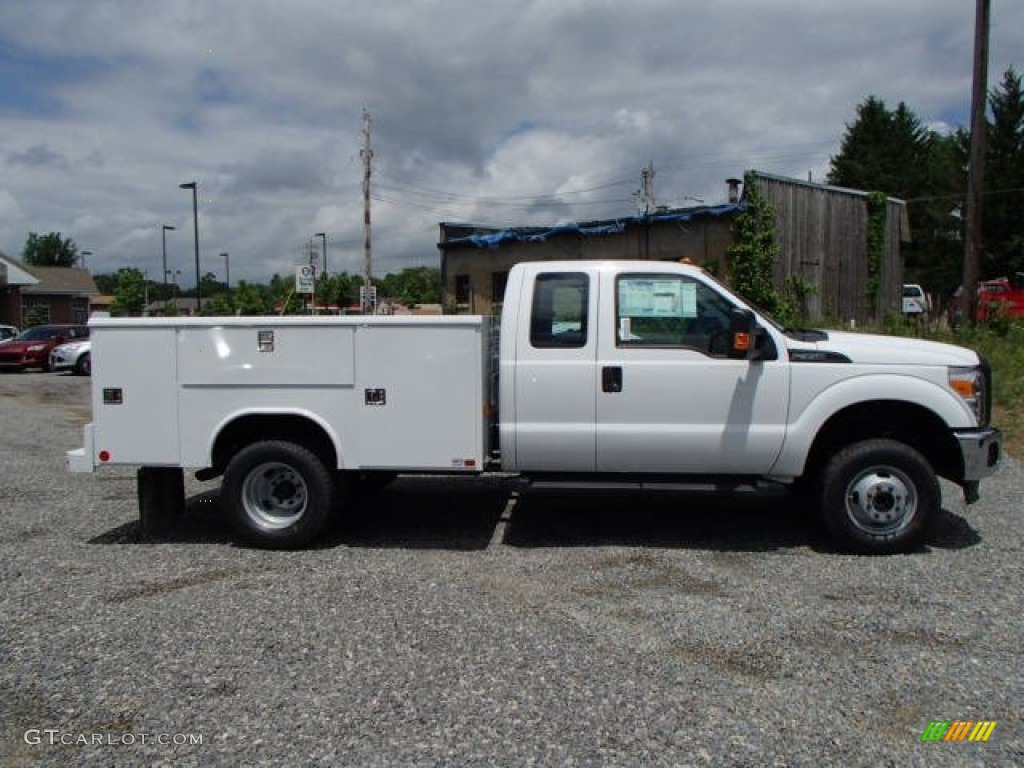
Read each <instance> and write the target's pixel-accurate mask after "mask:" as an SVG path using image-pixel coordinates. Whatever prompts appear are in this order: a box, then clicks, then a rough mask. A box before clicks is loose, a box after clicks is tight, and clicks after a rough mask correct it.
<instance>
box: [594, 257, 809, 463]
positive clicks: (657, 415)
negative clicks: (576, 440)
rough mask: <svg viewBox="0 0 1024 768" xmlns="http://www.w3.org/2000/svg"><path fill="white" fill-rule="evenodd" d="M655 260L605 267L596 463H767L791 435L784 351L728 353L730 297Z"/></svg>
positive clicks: (706, 283)
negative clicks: (776, 356)
mask: <svg viewBox="0 0 1024 768" xmlns="http://www.w3.org/2000/svg"><path fill="white" fill-rule="evenodd" d="M656 269H657V268H656V267H654V268H653V269H652V271H651V272H628V273H617V272H616V271H614V270H607V271H604V272H602V274H601V279H602V281H603V283H602V285H601V286H600V290H601V315H600V317H601V322H600V329H599V330H600V333H599V334H598V360H597V371H596V379H597V387H598V389H599V391H598V394H597V416H596V430H597V434H596V442H597V451H596V461H595V468H596V470H597V471H598V472H631V473H699V474H722V473H729V474H763V473H766V472H768V471H769V469H770V468H771V466H772V463H773V462H774V460H775V457H776V456H777V455H778V453H779V450H780V449H781V446H782V441H783V437H784V436H785V426H786V417H787V408H788V393H789V364H788V360H759V361H754V362H752V361H748V360H735V359H730V358H729V357H728V356H727V346H728V343H729V335H728V329H729V311H730V309H731V308H732V307H733V306H734V304H733V302H732V300H731V299H730V298H729V297H728V296H726V295H724V294H723V293H721V292H719V291H718V290H717V288H716V287H715V286H714V284H713V283H712V282H711V281H708V282H704V281H701V280H699V279H697V278H696V277H693V276H690V275H687V274H679V273H672V272H670V271H666V272H664V273H659V272H657V271H654V270H656ZM579 390H580V392H582V391H583V387H580V388H579Z"/></svg>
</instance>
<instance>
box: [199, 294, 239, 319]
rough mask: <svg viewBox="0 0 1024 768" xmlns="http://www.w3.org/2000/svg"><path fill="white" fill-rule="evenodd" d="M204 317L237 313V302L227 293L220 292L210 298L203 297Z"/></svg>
mask: <svg viewBox="0 0 1024 768" xmlns="http://www.w3.org/2000/svg"><path fill="white" fill-rule="evenodd" d="M200 314H201V315H203V316H204V317H226V316H231V315H234V314H235V304H234V302H233V301H231V297H230V296H229V295H228V294H226V293H218V294H216V295H215V296H211V297H210V298H206V297H205V296H204V297H203V308H202V311H201V312H200Z"/></svg>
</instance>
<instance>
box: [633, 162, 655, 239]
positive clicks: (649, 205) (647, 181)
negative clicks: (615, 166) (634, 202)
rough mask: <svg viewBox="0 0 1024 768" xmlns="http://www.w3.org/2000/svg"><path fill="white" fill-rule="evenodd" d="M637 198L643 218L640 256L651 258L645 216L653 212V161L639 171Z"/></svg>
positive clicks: (649, 225)
mask: <svg viewBox="0 0 1024 768" xmlns="http://www.w3.org/2000/svg"><path fill="white" fill-rule="evenodd" d="M637 197H638V198H639V202H640V205H639V208H640V211H639V213H640V216H642V217H643V218H644V223H643V227H644V240H643V253H642V254H641V258H643V259H649V258H651V222H650V221H649V220H647V217H648V216H650V215H651V214H652V213H654V211H655V208H654V163H653V161H652V162H650V163H648V164H647V167H646V168H644V169H643V170H642V171H640V190H639V191H638V192H637Z"/></svg>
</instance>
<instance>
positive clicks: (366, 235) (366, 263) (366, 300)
mask: <svg viewBox="0 0 1024 768" xmlns="http://www.w3.org/2000/svg"><path fill="white" fill-rule="evenodd" d="M370 125H371V121H370V111H369V110H368V109H366V108H365V107H363V149H362V151H361V152H360V153H359V154H360V156H361V157H362V158H363V307H362V309H363V312H364V313H366V314H369V313H370V311H371V309H372V306H373V304H372V301H371V299H370V288H371V286H372V280H373V277H372V274H373V273H372V271H371V256H370V172H371V163H372V161H373V150H372V149H370Z"/></svg>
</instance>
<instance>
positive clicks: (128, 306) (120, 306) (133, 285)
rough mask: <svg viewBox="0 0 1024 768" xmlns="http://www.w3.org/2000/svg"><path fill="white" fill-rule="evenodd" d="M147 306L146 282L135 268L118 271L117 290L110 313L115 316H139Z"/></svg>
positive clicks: (124, 268)
mask: <svg viewBox="0 0 1024 768" xmlns="http://www.w3.org/2000/svg"><path fill="white" fill-rule="evenodd" d="M145 304H146V280H145V277H144V276H143V274H142V272H140V271H139V270H137V269H135V267H123V268H122V269H119V270H117V290H115V291H114V303H113V305H112V306H111V308H110V311H111V312H112V313H113V314H115V315H138V314H141V313H142V308H143V307H144V306H145Z"/></svg>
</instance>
